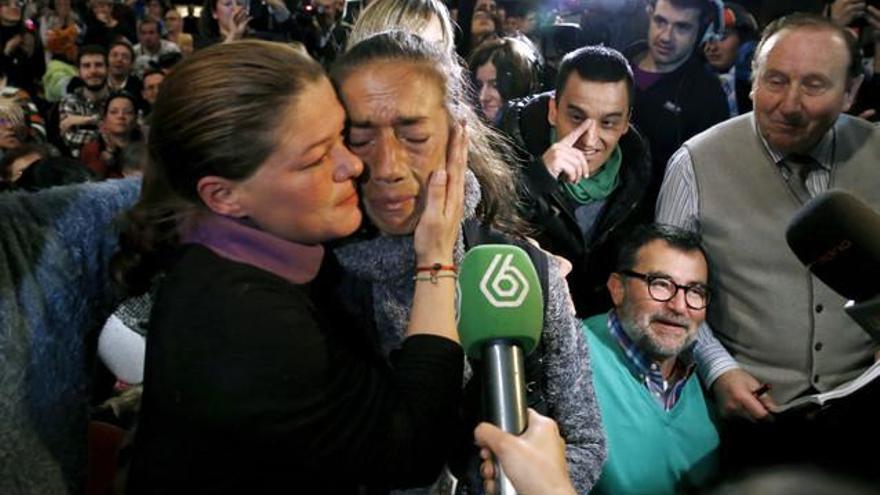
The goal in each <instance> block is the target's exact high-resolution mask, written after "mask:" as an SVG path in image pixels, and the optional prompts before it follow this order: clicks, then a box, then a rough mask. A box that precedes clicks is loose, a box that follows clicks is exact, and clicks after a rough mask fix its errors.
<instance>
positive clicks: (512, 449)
mask: <svg viewBox="0 0 880 495" xmlns="http://www.w3.org/2000/svg"><path fill="white" fill-rule="evenodd" d="M474 438H475V439H476V441H477V445H479V446H480V447H483V449H482V450H481V451H480V457H482V458H483V459H484V462H483V465H482V466H481V469H480V474H481V475H482V476H483V479H484V486H485V489H486V492H487V493H495V480H494V477H495V467H494V465H493V463H492V457H493V456H494V457H495V458H497V459H498V461H499V462H500V463H501V466H502V467H503V468H504V471H505V472H506V473H507V474H508V475H509V476H510V480H511V482H512V483H513V486H514V488H516V489H517V490H519V491H521V492H522V493H536V494H542V495H571V494H574V493H575V490H574V487H573V486H572V484H571V481H570V480H569V477H568V465H567V464H566V462H565V441H564V440H563V439H562V437H561V436H559V428H558V427H557V426H556V422H555V421H553V420H552V419H550V418H548V417H546V416H541V415H540V414H538V413H536V412H535V411H534V410H533V409H529V427H528V429H526V431H525V433H523V434H522V435H521V436H519V437H516V436H513V435H511V434H509V433H505V432H503V431H501V430H500V429H498V428H497V427H496V426H494V425H491V424H489V423H480V425H479V426H477V429H476V430H474Z"/></svg>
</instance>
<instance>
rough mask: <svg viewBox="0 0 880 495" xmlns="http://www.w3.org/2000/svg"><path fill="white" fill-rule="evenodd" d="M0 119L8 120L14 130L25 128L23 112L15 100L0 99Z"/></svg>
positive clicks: (5, 97) (8, 98)
mask: <svg viewBox="0 0 880 495" xmlns="http://www.w3.org/2000/svg"><path fill="white" fill-rule="evenodd" d="M0 118H3V119H6V120H8V121H9V123H10V124H12V127H13V128H14V129H16V130H21V129H24V128H25V127H26V126H27V123H26V122H25V120H24V110H22V108H21V105H19V104H18V101H16V99H15V98H10V97H7V96H4V97H0Z"/></svg>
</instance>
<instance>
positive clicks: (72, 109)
mask: <svg viewBox="0 0 880 495" xmlns="http://www.w3.org/2000/svg"><path fill="white" fill-rule="evenodd" d="M85 91H86V88H83V87H80V88H76V89H75V90H73V92H71V93H69V94H68V95H67V96H65V97H64V99H62V100H61V108H60V109H59V113H60V117H61V119H64V117H66V116H69V115H75V116H79V117H83V116H92V115H93V116H95V117H96V119H95V121H96V122H98V121H100V118H101V117H100V116H101V112H102V110H103V107H104V102H105V101H107V96H108V94H109V90H108V89H107V87H106V86H105V87H104V89H102V90H101V91H100V93H99V97H98V99H97V100H95V101H92V100H90V99H89V98H88V97H87V96H86V93H85ZM61 138H62V139H63V140H64V144H65V145H66V146H67V149H68V150H69V151H70V154H71V155H73V156H74V157H79V150H80V148H82V146H83V145H84V144H86V143H87V142H89V141H92V140H94V139H97V138H98V124H94V125H80V126H74V127H71V128H70V129H68V131H67V132H65V133H64V134H62V136H61Z"/></svg>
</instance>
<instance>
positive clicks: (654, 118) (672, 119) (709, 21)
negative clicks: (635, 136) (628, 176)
mask: <svg viewBox="0 0 880 495" xmlns="http://www.w3.org/2000/svg"><path fill="white" fill-rule="evenodd" d="M719 4H720V0H649V1H648V17H649V24H648V38H647V40H646V41H643V42H640V43H636V44H635V45H632V46H631V47H629V48H628V49H627V50H626V51H625V52H624V55H626V57H627V58H628V59H629V61H630V64H632V67H633V74H634V76H635V83H636V97H635V104H634V106H633V107H634V108H633V122H634V123H635V125H636V126H637V127H638V128H639V129H640V130H641V131H642V132H644V133H645V137H646V138H647V139H648V143H649V144H650V147H651V156H652V162H653V167H654V180H653V181H652V184H651V187H650V192H651V193H653V194H656V193H657V191H658V190H659V189H660V180H661V179H662V178H663V172H664V170H666V162H667V161H668V160H669V157H670V156H672V153H673V152H674V151H675V150H676V149H678V148H679V146H681V145H682V143H684V142H685V141H686V140H687V139H689V138H690V137H691V136H694V135H695V134H698V133H700V132H702V131H704V130H706V129H708V128H709V127H711V126H713V125H715V124H717V123H718V122H721V121H722V120H725V119H727V118H728V117H729V116H730V110H729V108H728V105H727V98H726V97H725V96H724V91H723V90H722V89H721V83H720V82H719V81H718V78H717V77H716V76H715V75H714V74H712V73H711V72H710V71H709V70H708V69H707V68H706V66H705V60H704V59H703V56H702V52H701V50H699V46H700V43H701V42H702V41H705V40H708V39H711V38H712V37H714V36H716V35H717V34H716V33H718V32H720V29H718V27H717V24H718V19H719V17H720V16H719V12H718V10H719V9H718V6H719Z"/></svg>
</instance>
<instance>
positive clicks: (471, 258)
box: [458, 244, 544, 495]
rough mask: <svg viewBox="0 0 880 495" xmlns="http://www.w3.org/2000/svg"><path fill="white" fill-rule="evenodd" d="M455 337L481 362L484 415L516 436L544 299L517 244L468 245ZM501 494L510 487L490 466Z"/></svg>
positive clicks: (524, 422) (523, 423)
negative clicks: (529, 357) (528, 360)
mask: <svg viewBox="0 0 880 495" xmlns="http://www.w3.org/2000/svg"><path fill="white" fill-rule="evenodd" d="M459 277H460V278H459V281H460V291H461V293H460V301H461V311H460V321H459V325H458V328H459V336H460V338H461V343H462V347H463V348H464V350H465V352H466V353H467V355H468V356H469V357H471V358H472V359H475V360H478V361H481V362H482V367H483V379H484V382H483V401H484V408H485V411H486V416H487V420H488V421H489V422H490V423H492V424H494V425H496V426H497V427H499V428H500V429H501V430H502V431H504V432H507V433H511V434H514V435H519V434H521V433H523V432H524V431H525V430H526V427H527V426H528V416H527V405H526V404H527V403H526V391H525V362H524V356H525V355H526V354H528V353H529V352H531V351H532V349H534V348H535V346H536V345H537V343H538V342H539V341H540V338H541V329H542V327H543V316H544V303H543V296H542V291H541V284H540V282H539V280H538V275H537V273H536V271H535V267H534V266H533V265H532V262H531V260H530V259H529V257H528V255H527V254H526V252H525V251H523V250H522V249H520V248H518V247H516V246H511V245H492V244H486V245H481V246H476V247H474V248H472V249H471V250H470V251H468V253H467V254H466V255H465V257H464V260H463V261H462V263H461V269H460V276H459ZM496 474H497V477H496V485H497V487H498V492H497V493H500V494H502V495H508V494H515V493H516V491H515V490H514V488H513V485H511V483H510V481H509V480H508V479H507V477H506V476H505V474H504V473H503V470H502V469H500V468H499V469H497V470H496Z"/></svg>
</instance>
